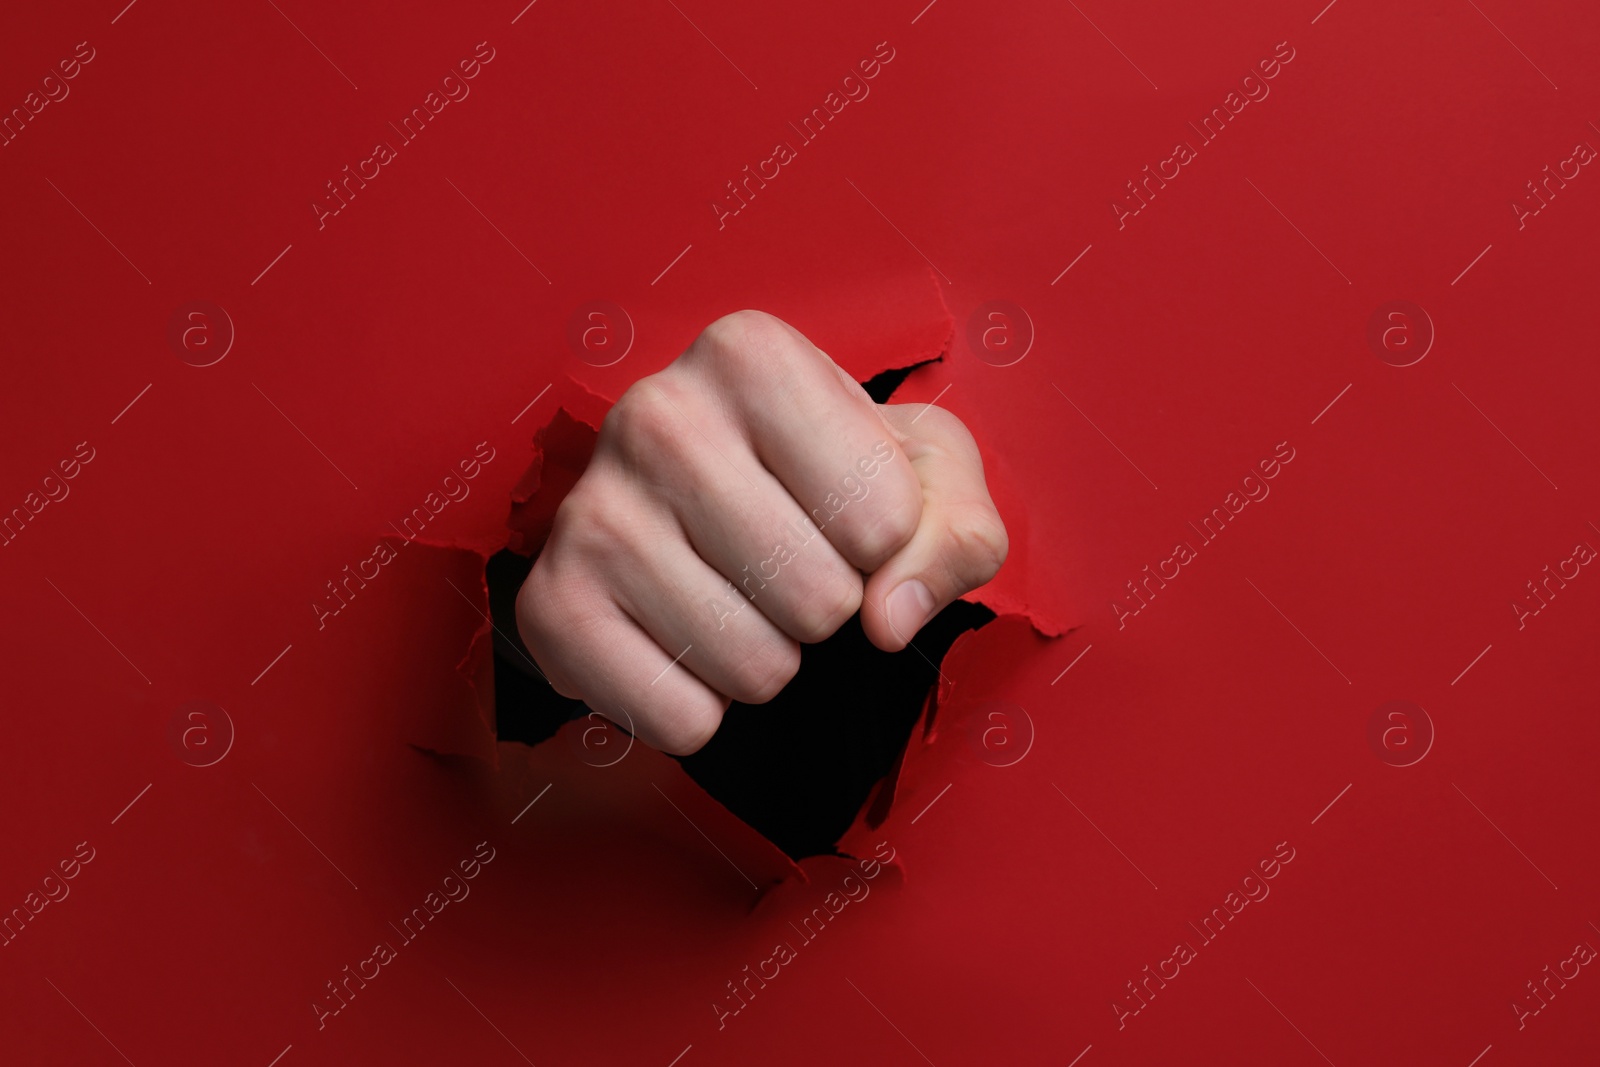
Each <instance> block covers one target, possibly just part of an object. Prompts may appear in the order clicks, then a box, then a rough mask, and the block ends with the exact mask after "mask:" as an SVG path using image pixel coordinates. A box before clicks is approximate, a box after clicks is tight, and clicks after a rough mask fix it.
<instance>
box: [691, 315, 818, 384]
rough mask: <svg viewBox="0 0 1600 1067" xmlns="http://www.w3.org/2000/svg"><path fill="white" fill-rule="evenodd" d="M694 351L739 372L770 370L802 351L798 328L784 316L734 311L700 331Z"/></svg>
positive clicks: (721, 365)
mask: <svg viewBox="0 0 1600 1067" xmlns="http://www.w3.org/2000/svg"><path fill="white" fill-rule="evenodd" d="M691 351H694V352H697V353H701V354H704V355H706V356H708V357H710V358H711V359H712V360H714V361H715V362H716V364H717V365H718V366H719V367H722V368H726V369H728V370H731V371H733V372H734V373H738V372H739V371H742V370H755V369H763V368H764V369H768V370H770V369H771V368H772V367H773V366H775V365H777V364H779V363H781V362H784V361H786V360H789V359H792V358H793V357H794V356H795V355H796V354H798V353H799V352H800V351H801V346H800V342H799V339H798V338H797V336H796V335H795V331H794V330H793V329H792V328H791V327H790V326H789V325H788V324H787V323H785V322H784V321H783V320H782V319H780V318H778V317H777V316H775V315H769V314H767V313H766V312H764V311H753V310H744V311H735V312H734V313H733V314H731V315H724V316H722V318H720V319H717V320H716V321H715V322H713V323H712V324H711V325H709V326H707V327H706V328H705V329H704V330H702V331H701V333H700V337H699V339H698V340H697V341H696V342H695V344H694V346H693V348H692V349H691Z"/></svg>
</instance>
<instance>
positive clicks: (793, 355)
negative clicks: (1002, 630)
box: [517, 311, 1007, 755]
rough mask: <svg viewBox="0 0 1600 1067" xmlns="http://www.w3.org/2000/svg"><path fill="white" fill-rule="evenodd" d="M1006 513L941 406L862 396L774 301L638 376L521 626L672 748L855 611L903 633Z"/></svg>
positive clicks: (572, 688)
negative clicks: (770, 311) (771, 307)
mask: <svg viewBox="0 0 1600 1067" xmlns="http://www.w3.org/2000/svg"><path fill="white" fill-rule="evenodd" d="M1006 548H1007V542H1006V531H1005V526H1004V525H1003V524H1002V523H1001V521H1000V516H999V514H998V513H997V512H996V511H995V507H994V503H993V502H992V501H991V500H990V498H989V491H988V488H987V487H986V486H985V484H984V479H983V461H982V459H981V458H980V457H979V455H978V449H977V446H976V445H975V444H974V443H973V440H972V435H971V434H970V433H968V432H967V429H966V427H964V426H963V425H962V424H961V421H960V420H959V419H957V418H956V417H955V416H954V415H952V414H950V413H949V412H947V411H944V410H942V409H940V408H937V407H933V406H931V405H927V404H886V405H881V406H880V405H877V404H874V403H873V402H872V399H871V398H870V397H868V396H867V394H866V392H865V391H864V390H863V389H862V388H861V386H859V385H857V384H856V382H855V381H853V380H852V379H851V378H850V376H849V375H847V374H845V372H844V371H842V370H841V369H840V368H839V367H838V365H837V364H835V363H834V362H833V360H831V359H829V358H828V356H827V354H826V353H824V352H822V351H821V350H820V349H818V348H817V347H816V346H815V345H813V344H812V343H811V342H810V341H808V340H806V338H805V337H803V336H802V335H801V334H800V332H799V331H798V330H795V329H794V328H793V327H791V326H789V325H788V324H786V323H784V322H781V321H780V320H778V319H776V318H773V317H772V316H771V315H765V314H762V313H761V312H757V311H741V312H738V313H736V314H733V315H729V316H727V317H725V318H722V319H718V320H717V321H716V322H714V323H712V324H711V325H710V326H708V327H707V328H706V330H705V332H704V333H702V334H701V335H700V336H699V338H697V339H696V340H695V342H694V344H692V345H690V346H689V350H688V351H687V352H685V353H684V354H683V355H681V356H679V357H678V358H677V359H676V360H675V361H674V362H673V363H672V364H671V365H670V366H669V367H667V368H666V369H665V370H663V371H661V372H660V373H658V374H652V375H650V376H649V377H647V378H643V379H641V380H639V381H638V382H636V383H634V384H633V385H632V386H631V387H630V388H629V389H628V390H627V392H625V393H623V395H622V397H621V398H620V399H619V400H618V401H617V403H616V405H615V406H613V407H612V409H611V411H610V412H609V413H608V414H607V415H606V418H605V421H604V423H602V425H601V427H600V436H599V440H598V441H597V442H596V445H595V451H594V457H593V458H592V459H591V460H590V462H589V467H588V469H587V470H586V471H585V472H584V474H583V477H582V478H580V479H579V480H578V483H577V485H576V486H574V487H573V489H572V492H571V493H570V494H568V496H567V498H566V500H565V501H563V503H562V505H561V507H560V509H559V510H558V511H557V513H556V518H555V524H554V526H553V528H552V530H551V535H550V539H549V542H548V543H547V544H546V545H545V548H544V551H543V552H541V553H540V555H539V558H538V561H537V563H535V565H534V567H533V570H532V572H531V573H530V574H529V575H528V579H527V581H526V582H525V583H524V584H523V586H522V590H521V592H520V593H519V594H518V596H517V625H518V629H519V630H520V631H521V634H522V639H523V641H524V642H525V643H526V644H527V646H528V649H529V651H530V652H531V653H532V654H533V658H534V659H535V660H536V661H537V662H538V664H539V667H540V669H541V670H542V671H543V672H544V674H545V676H546V677H547V678H548V679H549V681H550V684H551V685H552V686H554V687H555V689H556V690H557V691H558V692H560V693H561V694H562V695H564V696H568V697H574V698H577V699H581V700H583V701H584V702H585V703H586V704H588V705H589V707H591V708H593V709H594V710H595V711H598V712H599V713H600V714H602V715H604V716H606V717H607V718H609V719H611V720H613V721H614V722H617V723H618V724H620V725H623V726H626V727H628V728H629V729H631V730H632V731H633V732H634V733H635V734H636V735H637V736H639V737H640V738H641V739H642V740H644V741H645V742H646V743H647V744H650V745H653V746H655V747H656V748H660V749H663V750H665V751H667V752H672V753H676V754H678V755H687V754H689V753H691V752H694V751H696V750H697V749H699V748H700V747H701V746H702V745H704V744H705V743H706V741H708V740H709V739H710V738H711V735H712V734H714V733H715V732H716V730H717V727H718V725H720V724H721V722H722V715H723V713H724V712H725V711H726V710H727V708H728V705H729V704H730V703H731V702H732V701H734V700H738V701H741V702H743V703H746V704H761V703H765V702H766V701H768V700H771V699H772V698H773V697H774V696H776V695H777V693H778V692H779V691H780V690H781V689H782V688H783V687H784V686H785V685H787V684H788V682H789V680H790V679H791V678H793V677H794V675H795V672H796V671H797V670H799V667H800V645H801V643H802V642H806V643H811V642H817V641H821V640H823V639H824V638H826V637H828V636H829V635H830V634H832V633H833V632H834V631H835V630H837V629H838V628H839V627H840V626H841V625H843V624H844V623H845V622H846V621H847V620H849V619H850V618H851V616H853V615H855V614H856V612H858V611H859V612H860V613H861V625H862V628H863V630H864V631H865V632H866V635H867V637H868V639H869V640H871V641H872V643H873V644H874V645H876V646H878V647H879V648H881V649H883V650H885V651H887V652H896V651H899V650H900V649H903V648H905V647H906V645H907V644H908V643H909V642H910V641H911V639H912V637H914V636H915V635H916V633H917V631H918V630H919V629H920V628H921V627H922V625H923V624H924V623H926V622H927V621H928V619H929V618H931V617H932V616H933V615H934V613H935V612H937V611H938V610H939V609H940V608H942V607H944V606H945V605H946V604H948V603H950V601H952V600H954V599H955V598H957V597H959V596H961V595H962V594H963V593H966V592H968V591H970V590H972V589H975V588H977V587H978V586H980V585H983V584H984V583H985V582H987V581H989V579H991V578H993V577H994V575H995V572H996V571H998V570H999V569H1000V565H1001V564H1002V563H1003V562H1004V561H1005V557H1006Z"/></svg>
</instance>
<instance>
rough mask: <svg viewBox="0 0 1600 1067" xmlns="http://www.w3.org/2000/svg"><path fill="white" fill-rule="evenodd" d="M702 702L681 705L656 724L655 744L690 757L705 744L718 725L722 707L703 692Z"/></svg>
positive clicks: (720, 720)
mask: <svg viewBox="0 0 1600 1067" xmlns="http://www.w3.org/2000/svg"><path fill="white" fill-rule="evenodd" d="M706 695H707V699H706V700H704V701H701V700H698V699H697V700H695V701H694V702H693V706H691V707H687V708H683V709H681V710H679V711H677V712H676V713H675V714H673V716H672V718H671V719H670V720H669V721H666V722H658V723H657V725H656V731H655V733H656V744H655V747H656V748H659V749H660V750H661V751H663V752H667V753H670V754H671V755H674V756H692V755H694V754H695V753H696V752H699V751H700V750H701V749H702V748H704V747H705V746H706V742H708V741H710V740H711V738H712V737H713V736H715V734H716V732H717V728H718V727H719V726H721V725H722V710H723V709H722V707H721V706H720V703H719V702H717V701H716V700H714V699H712V698H711V697H710V693H709V691H708V692H707V694H706Z"/></svg>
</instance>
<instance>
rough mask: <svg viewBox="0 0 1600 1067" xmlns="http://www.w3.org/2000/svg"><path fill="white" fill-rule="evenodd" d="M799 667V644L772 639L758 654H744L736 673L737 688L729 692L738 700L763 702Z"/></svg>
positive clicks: (796, 671)
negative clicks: (737, 690) (735, 690)
mask: <svg viewBox="0 0 1600 1067" xmlns="http://www.w3.org/2000/svg"><path fill="white" fill-rule="evenodd" d="M799 671H800V646H799V645H798V644H796V643H795V642H793V641H783V642H773V644H772V645H771V646H770V647H769V648H767V649H764V650H763V651H762V652H761V653H760V654H758V655H754V656H747V657H745V658H744V660H743V661H742V662H741V664H740V666H739V668H738V674H737V677H736V680H737V682H738V688H739V692H737V693H732V694H730V695H731V696H733V697H734V698H735V699H737V700H738V701H739V702H740V703H741V704H765V703H766V702H767V701H769V700H771V699H772V698H773V697H775V696H777V695H778V694H779V693H781V692H782V691H783V687H784V686H786V685H788V684H789V683H790V681H792V680H793V679H794V676H795V675H796V674H798V673H799Z"/></svg>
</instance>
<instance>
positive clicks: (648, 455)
mask: <svg viewBox="0 0 1600 1067" xmlns="http://www.w3.org/2000/svg"><path fill="white" fill-rule="evenodd" d="M664 384H665V383H664V379H663V377H662V376H661V375H659V374H652V375H649V376H647V377H644V378H640V379H639V380H638V381H636V382H634V383H633V384H632V385H630V386H628V388H627V389H626V390H625V391H624V392H623V394H622V395H621V396H620V397H618V398H617V402H616V403H615V404H613V405H611V410H610V411H608V412H606V417H605V419H604V421H603V422H602V423H601V424H600V436H601V439H602V440H603V441H604V443H605V445H606V446H607V448H609V449H611V450H613V451H614V452H615V453H616V454H617V455H618V456H619V457H620V459H621V460H622V462H623V463H624V464H625V465H627V466H629V467H634V468H644V467H646V466H647V465H649V466H654V465H655V464H657V463H659V462H661V457H662V455H663V453H664V452H667V453H672V454H675V453H676V451H677V448H676V446H677V444H678V442H679V441H680V440H681V439H682V436H683V435H682V434H681V433H679V432H678V431H679V429H680V427H679V426H677V425H675V422H674V420H675V419H678V418H680V417H681V416H679V415H678V414H677V412H675V411H674V410H673V409H672V405H671V404H670V403H668V402H667V400H666V399H665V393H664V392H663V388H662V387H663V385H664Z"/></svg>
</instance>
